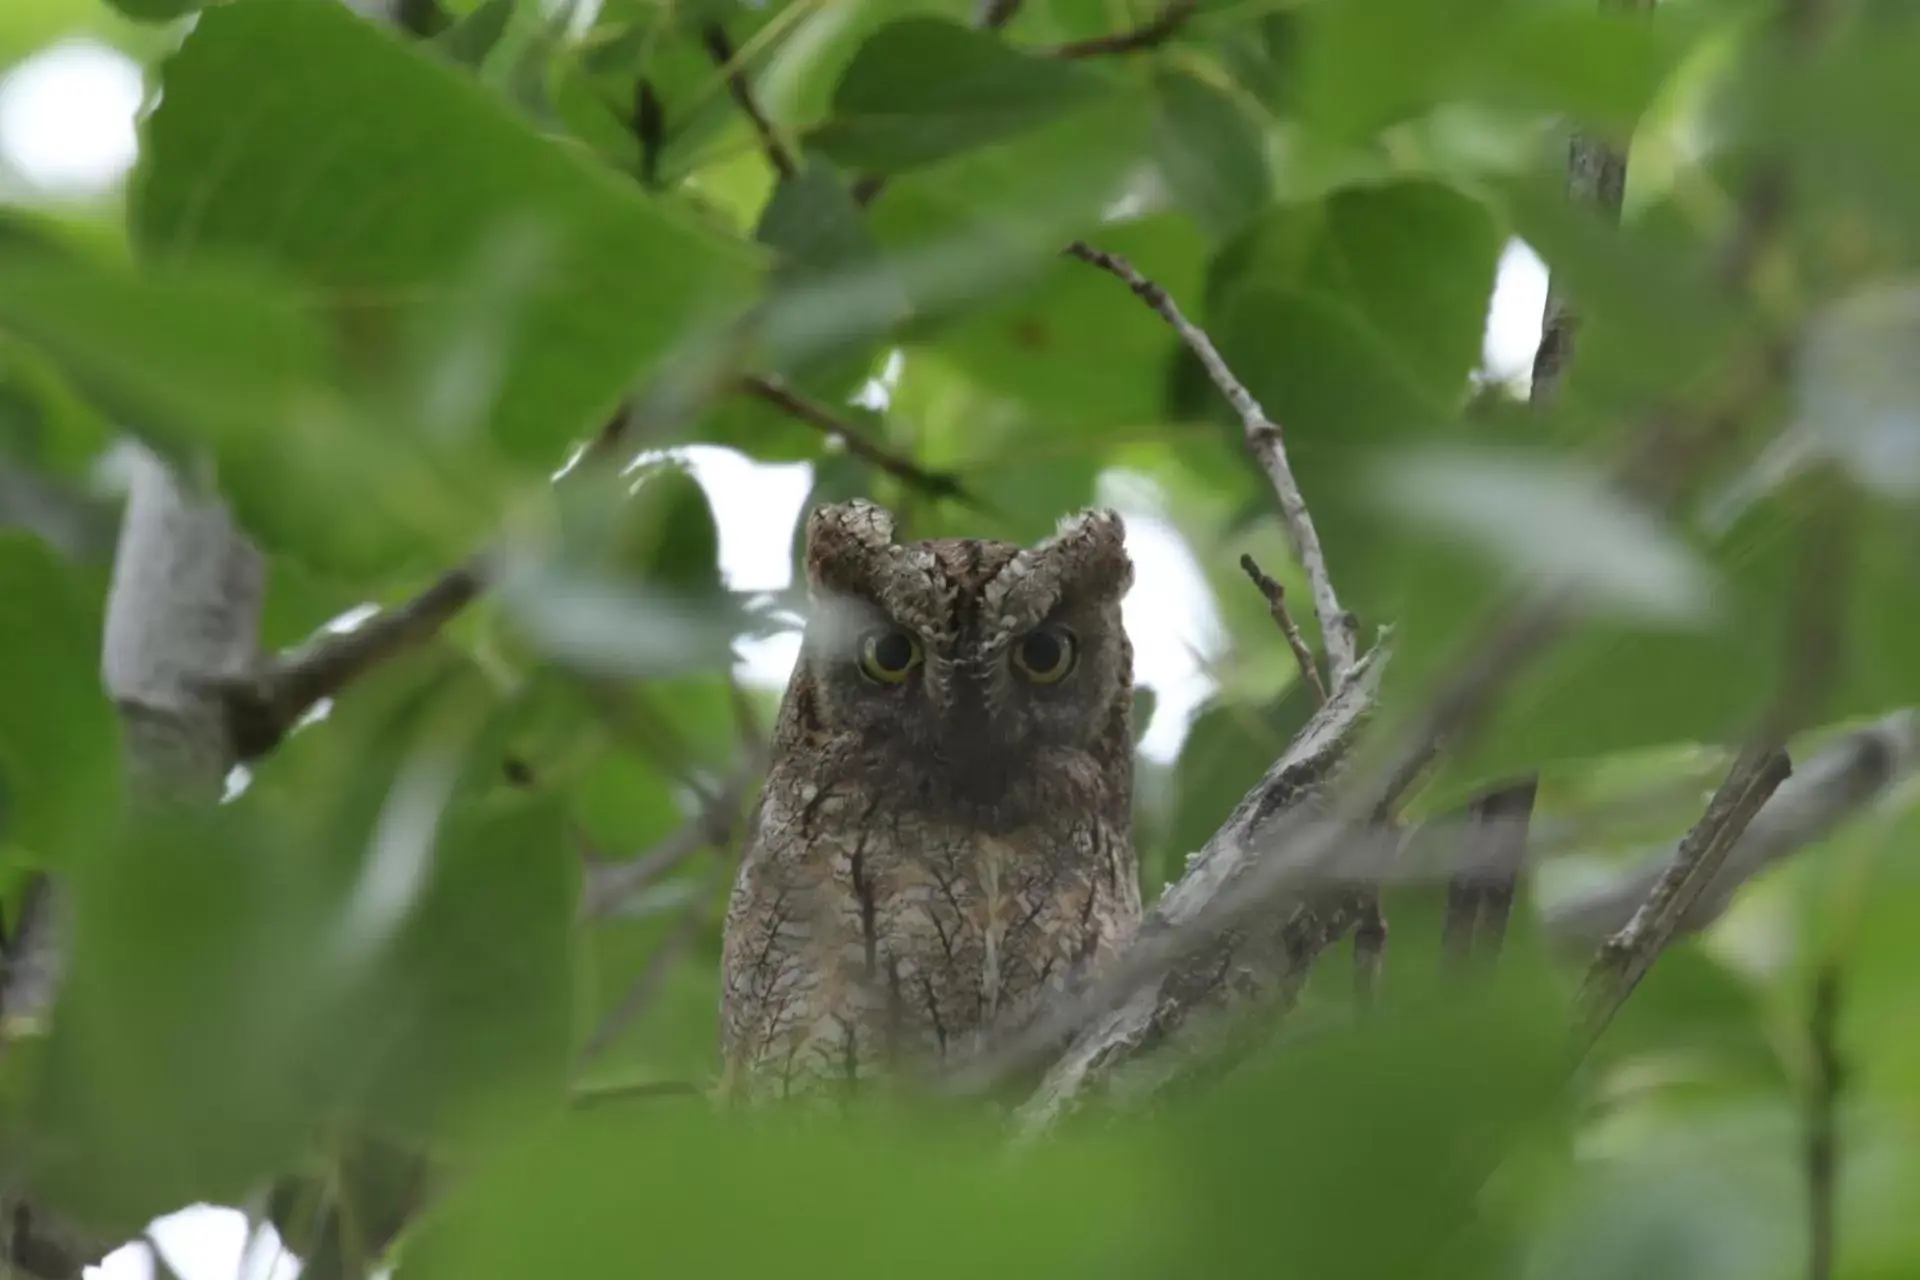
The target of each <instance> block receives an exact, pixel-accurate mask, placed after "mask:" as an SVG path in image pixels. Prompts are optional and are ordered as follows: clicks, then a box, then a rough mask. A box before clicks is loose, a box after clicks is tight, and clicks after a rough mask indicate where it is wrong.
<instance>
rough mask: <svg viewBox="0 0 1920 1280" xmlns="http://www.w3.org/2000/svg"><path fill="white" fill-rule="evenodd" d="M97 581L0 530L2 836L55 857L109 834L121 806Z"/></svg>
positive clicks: (40, 546)
mask: <svg viewBox="0 0 1920 1280" xmlns="http://www.w3.org/2000/svg"><path fill="white" fill-rule="evenodd" d="M96 589H97V584H95V583H91V582H87V581H85V580H84V579H82V578H81V577H80V575H79V574H78V573H77V572H76V571H75V570H74V569H73V568H72V567H70V566H68V565H65V564H63V563H61V561H60V559H59V558H58V556H56V555H55V554H54V551H53V549H52V548H50V547H49V546H47V545H46V544H45V543H44V542H41V541H39V540H38V539H37V538H33V537H31V536H29V535H26V534H24V533H20V532H16V531H13V530H0V600H5V601H6V607H5V608H4V609H0V842H4V843H5V844H8V845H13V846H16V847H18V848H21V849H24V850H26V851H27V852H28V854H29V855H30V856H33V857H35V858H37V859H40V860H43V861H46V862H49V863H54V864H65V863H69V862H71V861H72V860H73V859H74V858H75V857H77V856H80V855H82V854H84V853H85V852H86V851H87V850H88V848H89V847H90V846H91V845H92V844H93V843H94V842H95V841H97V840H99V839H101V838H103V837H104V836H106V835H107V834H109V833H111V831H112V830H113V824H114V818H115V815H116V813H117V811H118V802H119V790H120V788H119V781H120V757H119V751H118V745H119V735H118V734H117V732H116V730H115V724H114V717H113V709H112V707H111V705H110V704H109V703H108V701H107V697H106V694H105V693H104V692H103V691H102V689H101V687H100V676H99V660H98V656H97V655H98V654H99V652H100V611H99V606H98V604H97V602H96V599H95V596H94V591H95V590H96Z"/></svg>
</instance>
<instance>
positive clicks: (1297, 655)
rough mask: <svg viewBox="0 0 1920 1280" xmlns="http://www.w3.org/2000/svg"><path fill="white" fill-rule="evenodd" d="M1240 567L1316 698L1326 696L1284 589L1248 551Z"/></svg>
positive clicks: (1325, 690)
mask: <svg viewBox="0 0 1920 1280" xmlns="http://www.w3.org/2000/svg"><path fill="white" fill-rule="evenodd" d="M1240 567H1241V568H1242V569H1244V570H1246V574H1247V576H1248V577H1249V578H1252V579H1253V585H1254V586H1255V587H1256V588H1258V589H1259V592H1260V594H1261V595H1262V596H1265V597H1266V601H1267V612H1268V613H1270V614H1272V615H1273V624H1274V625H1275V626H1276V627H1279V628H1280V634H1281V635H1283V636H1285V637H1286V638H1287V647H1288V648H1289V649H1291V650H1293V660H1294V661H1295V662H1297V663H1299V664H1300V674H1301V675H1302V676H1304V677H1306V681H1307V683H1308V684H1309V685H1311V686H1313V691H1314V693H1316V694H1318V695H1319V698H1320V701H1321V702H1325V701H1326V700H1327V686H1326V685H1325V684H1324V683H1323V682H1322V681H1321V679H1320V665H1319V663H1317V662H1315V661H1314V660H1313V650H1311V649H1309V648H1308V647H1307V641H1306V637H1304V636H1302V635H1301V634H1300V628H1299V627H1297V626H1295V625H1294V622H1293V615H1292V614H1291V613H1288V612H1287V589H1286V588H1285V587H1283V586H1281V585H1280V584H1279V582H1277V581H1275V580H1274V578H1273V577H1272V576H1271V575H1269V574H1268V573H1267V572H1266V571H1265V570H1264V569H1262V568H1261V567H1260V565H1259V564H1258V563H1257V562H1256V561H1255V560H1254V558H1253V557H1252V556H1250V555H1243V556H1241V557H1240Z"/></svg>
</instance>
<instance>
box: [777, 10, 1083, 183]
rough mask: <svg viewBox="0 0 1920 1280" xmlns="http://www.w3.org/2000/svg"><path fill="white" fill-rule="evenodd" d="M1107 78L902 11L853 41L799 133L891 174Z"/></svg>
mask: <svg viewBox="0 0 1920 1280" xmlns="http://www.w3.org/2000/svg"><path fill="white" fill-rule="evenodd" d="M1111 89H1112V84H1111V82H1110V81H1108V80H1107V79H1106V78H1105V77H1103V76H1101V75H1099V74H1098V73H1096V72H1093V71H1091V70H1089V69H1087V68H1085V67H1079V66H1074V65H1071V64H1067V63H1060V62H1049V61H1046V60H1045V59H1041V58H1035V57H1032V56H1030V55H1027V54H1022V53H1018V52H1016V51H1014V50H1012V49H1010V48H1008V47H1007V46H1006V45H1005V44H1003V43H1002V42H1001V41H1000V40H998V39H996V38H995V37H993V36H990V35H985V34H982V33H981V32H978V31H974V30H971V29H969V28H967V27H964V26H961V25H960V24H958V23H953V22H943V21H941V20H939V19H936V18H924V17H913V18H902V19H901V20H900V21H898V22H895V23H893V24H891V25H889V26H886V27H883V28H881V29H880V30H879V31H878V32H876V33H874V35H873V36H872V37H871V38H870V39H868V41H867V42H866V43H865V44H864V45H862V46H861V48H860V52H859V53H858V54H856V55H855V56H854V59H853V62H852V64H851V65H849V66H848V67H847V69H846V72H845V73H844V74H843V75H842V76H841V78H840V84H839V87H838V88H837V89H835V90H834V95H833V118H832V119H830V120H828V121H827V122H826V123H825V124H823V125H821V126H820V127H819V128H817V129H815V130H814V131H813V132H812V133H811V134H809V135H808V143H809V145H810V146H813V147H817V148H819V149H820V150H821V151H822V152H824V153H826V154H827V155H830V156H832V157H833V158H834V159H835V160H838V161H840V162H841V163H842V164H847V165H854V166H858V167H860V168H865V169H873V170H877V171H880V172H884V173H899V172H902V171H904V170H907V169H912V168H916V167H918V166H920V165H924V164H929V163H932V162H933V161H936V160H942V159H945V158H946V157H948V156H951V155H956V154H958V153H959V152H962V151H965V150H968V149H970V148H973V147H978V146H983V145H985V144H988V143H992V142H998V141H1001V140H1003V139H1005V138H1008V137H1011V136H1013V135H1015V134H1018V133H1021V132H1023V131H1025V130H1027V129H1031V128H1033V127H1035V126H1036V125H1040V124H1044V123H1046V122H1047V121H1049V120H1052V119H1055V118H1056V117H1058V116H1059V115H1061V114H1062V113H1063V112H1066V111H1069V110H1073V109H1076V108H1084V107H1086V106H1087V105H1088V104H1089V103H1090V102H1092V101H1093V100H1095V99H1097V98H1100V97H1101V96H1103V95H1105V94H1107V93H1109V92H1110V91H1111Z"/></svg>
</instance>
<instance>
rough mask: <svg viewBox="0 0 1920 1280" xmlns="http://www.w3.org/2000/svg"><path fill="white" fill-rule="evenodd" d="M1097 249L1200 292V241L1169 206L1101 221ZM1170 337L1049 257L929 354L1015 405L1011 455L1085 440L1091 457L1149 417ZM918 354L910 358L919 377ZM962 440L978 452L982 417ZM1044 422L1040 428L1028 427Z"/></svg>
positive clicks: (1105, 282) (1094, 272)
mask: <svg viewBox="0 0 1920 1280" xmlns="http://www.w3.org/2000/svg"><path fill="white" fill-rule="evenodd" d="M1098 243H1099V246H1100V248H1102V249H1105V250H1108V251H1110V252H1113V253H1118V254H1120V255H1122V256H1123V257H1125V258H1126V259H1127V260H1128V261H1130V262H1132V263H1133V264H1134V265H1135V266H1136V267H1138V268H1139V269H1140V270H1141V271H1142V272H1143V273H1145V274H1146V275H1147V276H1148V277H1149V278H1150V279H1152V280H1153V281H1154V282H1155V283H1156V284H1158V285H1160V286H1161V287H1162V288H1164V289H1166V290H1167V291H1168V292H1169V293H1170V294H1171V295H1172V296H1173V297H1175V298H1192V297H1194V296H1195V295H1196V294H1197V293H1198V291H1199V283H1200V269H1201V265H1202V261H1203V257H1204V254H1205V243H1204V241H1202V239H1201V238H1200V236H1199V235H1198V234H1196V233H1195V232H1194V230H1193V229H1192V227H1191V226H1190V225H1189V224H1188V223H1187V222H1186V221H1185V220H1183V219H1181V218H1179V217H1176V216H1172V215H1168V216H1162V217H1157V218H1151V219H1144V220H1142V221H1139V222H1132V223H1125V224H1121V225H1118V226H1114V227H1110V228H1104V229H1102V230H1101V232H1100V236H1099V241H1098ZM1178 345H1179V340H1178V339H1177V338H1176V337H1175V336H1174V332H1173V330H1172V329H1171V328H1170V327H1169V326H1168V325H1167V323H1166V321H1164V320H1162V319H1161V318H1160V317H1159V316H1157V315H1155V314H1154V313H1153V312H1152V311H1151V310H1150V309H1149V308H1147V307H1144V306H1141V305H1140V303H1139V301H1138V300H1137V299H1135V298H1133V297H1132V296H1131V295H1129V294H1128V293H1127V290H1126V286H1125V285H1123V284H1121V283H1120V282H1119V281H1118V280H1115V279H1114V278H1113V277H1111V276H1109V275H1107V274H1106V273H1105V272H1102V271H1100V270H1098V269H1096V268H1094V267H1091V266H1088V265H1087V264H1086V263H1084V262H1080V261H1078V260H1076V259H1070V258H1061V259H1058V260H1056V261H1053V262H1049V263H1048V264H1047V265H1046V266H1045V267H1044V268H1043V269H1042V271H1041V272H1040V274H1039V275H1038V276H1037V277H1036V278H1035V279H1034V280H1033V282H1032V283H1031V285H1030V286H1029V287H1027V288H1024V289H1022V290H1020V291H1019V292H1018V293H1015V294H1012V295H1010V296H1009V297H1007V298H1006V299H1005V300H1004V301H1000V300H992V301H988V302H987V303H986V304H985V305H982V306H980V307H979V308H978V309H977V310H975V312H974V313H973V314H972V315H969V316H966V317H965V318H963V319H961V320H959V321H958V322H957V323H955V324H953V325H952V326H949V327H947V328H946V329H944V330H942V331H941V332H940V333H939V335H938V341H937V343H935V344H932V351H934V352H937V353H938V354H939V355H940V356H941V357H943V358H944V359H945V360H947V361H950V362H951V363H952V365H953V366H954V367H955V368H956V369H958V370H959V371H961V372H964V373H965V374H966V375H967V376H968V377H969V378H970V379H971V381H972V382H973V383H974V384H975V385H976V386H977V387H978V388H979V389H981V390H982V391H986V392H989V393H991V394H993V395H994V396H996V397H1001V398H1004V399H1005V400H1007V401H1009V402H1011V404H1012V405H1015V406H1018V408H1019V409H1021V410H1024V411H1025V413H1024V415H1023V416H1024V417H1025V418H1027V419H1028V424H1029V425H1028V428H1027V429H1016V430H1013V431H1010V432H1008V433H1007V435H1008V439H1007V440H1006V442H1005V443H1006V446H1007V447H1006V450H1005V455H1006V458H1007V460H1008V461H1009V462H1014V463H1033V464H1038V463H1042V462H1047V463H1054V462H1059V461H1062V460H1065V458H1066V457H1068V456H1071V455H1069V454H1067V452H1066V451H1067V447H1068V446H1070V445H1072V444H1076V443H1078V444H1082V445H1084V449H1085V451H1086V452H1087V453H1088V454H1091V453H1095V452H1098V451H1100V450H1102V449H1103V448H1104V447H1105V446H1106V445H1107V443H1108V440H1107V436H1106V434H1105V433H1106V432H1108V431H1112V430H1124V429H1128V428H1132V429H1135V430H1136V431H1137V429H1138V428H1139V427H1141V426H1142V425H1144V424H1148V423H1152V422H1155V421H1157V420H1158V419H1159V418H1160V416H1161V406H1162V401H1163V398H1164V395H1165V390H1166V382H1167V374H1168V371H1169V369H1170V368H1171V367H1172V364H1173V357H1174V353H1175V349H1176V348H1177V347H1178ZM921 363H924V362H922V361H919V360H910V362H909V366H908V368H909V374H908V376H910V377H918V376H919V374H920V369H919V368H918V367H917V366H918V365H919V364H921ZM971 417H972V419H973V421H972V422H971V423H970V424H969V428H968V429H967V430H966V431H965V432H964V436H965V438H964V439H963V440H962V441H961V442H960V443H961V444H963V445H964V446H965V447H966V452H965V454H963V455H962V456H963V457H964V458H966V459H968V460H970V461H971V460H973V459H976V458H979V457H980V456H981V455H983V454H988V455H991V454H997V453H1000V452H1001V450H998V449H992V450H989V449H985V448H983V447H982V445H983V444H986V443H988V441H983V439H982V437H983V436H989V435H990V434H997V433H989V432H987V431H986V430H985V429H984V428H983V424H982V422H981V415H980V414H979V413H978V412H977V411H976V412H973V413H972V414H971ZM1031 424H1044V432H1038V431H1035V430H1032V429H1031Z"/></svg>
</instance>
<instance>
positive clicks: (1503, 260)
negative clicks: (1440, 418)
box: [1480, 240, 1547, 393]
mask: <svg viewBox="0 0 1920 1280" xmlns="http://www.w3.org/2000/svg"><path fill="white" fill-rule="evenodd" d="M1546 306H1547V265H1546V263H1544V262H1542V261H1540V255H1538V254H1536V253H1535V252H1534V251H1533V250H1532V249H1531V248H1529V247H1528V246H1527V245H1526V243H1525V242H1524V241H1520V240H1509V241H1507V247H1506V250H1505V251H1504V252H1503V253H1501V255H1500V272H1499V275H1498V276H1497V277H1495V279H1494V283H1493V300H1492V302H1491V303H1490V304H1489V305H1488V307H1487V333H1486V339H1485V342H1484V344H1483V345H1482V348H1481V352H1482V354H1481V357H1480V359H1481V363H1482V366H1483V367H1484V369H1485V371H1486V376H1487V377H1489V378H1492V379H1496V380H1498V381H1501V382H1506V383H1511V384H1513V385H1514V387H1515V389H1516V390H1518V391H1520V392H1522V393H1524V392H1525V391H1526V388H1527V383H1528V380H1529V378H1530V377H1531V376H1532V373H1533V353H1534V350H1535V348H1537V347H1538V346H1539V345H1540V325H1541V320H1542V317H1543V315H1544V313H1545V311H1546Z"/></svg>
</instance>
